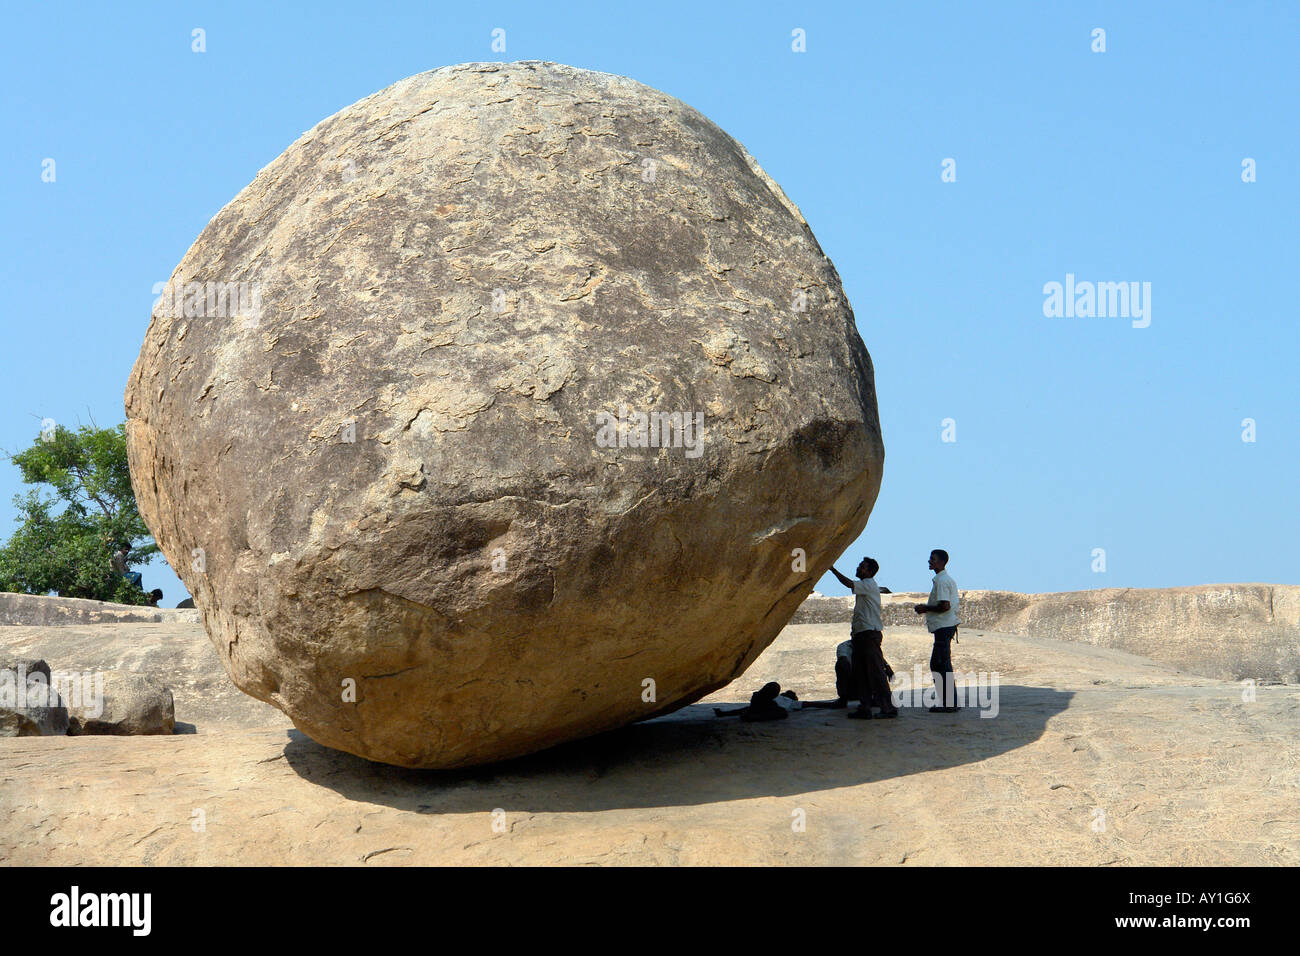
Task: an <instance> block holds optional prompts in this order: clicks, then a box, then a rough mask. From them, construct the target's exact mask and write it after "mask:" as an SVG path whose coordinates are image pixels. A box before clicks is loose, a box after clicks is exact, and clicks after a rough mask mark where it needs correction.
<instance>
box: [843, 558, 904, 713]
mask: <svg viewBox="0 0 1300 956" xmlns="http://www.w3.org/2000/svg"><path fill="white" fill-rule="evenodd" d="M879 571H880V564H879V562H877V561H876V559H875V558H863V559H862V561H861V562H859V564H858V570H857V572H856V573H857V575H858V580H856V581H850V580H849V579H848V578H847V577H845V576H844V575H842V574H840V572H839V571H838V570H836V569H835V568H834V567H832V568H831V573H832V574H834V575H835V577H836V578H838V579H839V582H840V583H841V584H843V585H844V586H845V587H846V588H848V589H849V590H850V591H852V592H853V595H854V601H853V622H852V623H851V624H850V625H849V636H850V639H851V640H852V644H853V657H852V666H853V683H854V685H855V686H856V690H857V698H858V707H857V710H854V711H851V712H850V713H849V716H850V717H856V718H858V719H859V720H870V719H871V716H872V714H871V702H872V700H873V699H874V700H878V701H880V705H879V706H880V716H881V717H897V716H898V708H897V707H895V706H894V700H893V697H892V695H891V694H890V691H889V678H887V677H886V676H885V655H884V652H883V651H882V650H881V643H882V641H883V639H884V633H883V632H882V625H881V622H880V585H878V584H876V574H877V573H878V572H879Z"/></svg>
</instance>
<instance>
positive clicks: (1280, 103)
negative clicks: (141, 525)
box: [0, 0, 1300, 605]
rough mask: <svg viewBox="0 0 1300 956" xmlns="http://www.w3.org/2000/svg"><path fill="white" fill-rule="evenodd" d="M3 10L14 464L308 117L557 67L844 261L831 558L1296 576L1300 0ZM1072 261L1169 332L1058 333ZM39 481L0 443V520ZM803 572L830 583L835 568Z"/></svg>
mask: <svg viewBox="0 0 1300 956" xmlns="http://www.w3.org/2000/svg"><path fill="white" fill-rule="evenodd" d="M986 7H989V8H992V9H986ZM0 17H2V20H0V24H2V26H3V29H0V54H2V55H0V71H2V73H3V83H0V100H2V101H3V110H0V176H2V177H3V183H4V188H3V191H2V192H0V223H3V230H2V232H0V269H3V289H4V296H3V300H2V304H0V316H2V318H0V321H2V322H3V329H4V338H3V352H2V353H0V354H3V356H4V357H3V375H2V376H0V447H3V448H5V449H7V450H10V451H13V450H16V449H18V448H21V447H25V446H27V445H28V444H30V443H31V442H32V441H33V440H34V439H35V437H36V435H37V433H38V431H39V428H40V421H41V419H43V418H46V417H48V418H52V419H54V420H55V421H57V422H60V423H68V424H75V423H76V422H77V421H83V422H84V421H88V420H90V419H91V418H92V417H93V419H94V420H95V421H96V422H97V423H98V424H100V425H111V424H117V423H118V422H120V421H122V420H123V419H124V417H125V416H124V412H123V408H122V393H123V389H124V387H125V384H126V379H127V375H128V373H129V372H130V369H131V366H132V363H133V362H134V361H135V357H136V355H137V353H138V351H139V347H140V343H141V341H142V339H143V336H144V332H145V329H146V327H147V325H148V320H149V311H150V306H151V303H152V300H153V298H154V296H153V286H154V283H156V282H162V281H165V280H166V279H167V277H168V276H169V275H170V273H171V270H172V269H173V268H174V267H175V265H176V263H177V262H178V261H179V260H180V258H181V256H182V255H183V254H184V252H185V250H186V249H187V248H188V247H189V245H190V243H191V242H192V241H193V240H194V239H195V237H196V236H197V235H198V234H199V232H200V231H201V230H202V228H203V227H204V225H205V224H206V223H207V222H208V220H209V219H210V218H211V217H212V216H213V215H214V214H215V213H216V212H217V211H218V210H219V209H220V208H221V207H222V206H223V205H224V204H225V203H226V202H228V201H229V200H230V199H232V198H233V197H234V195H235V194H236V192H238V191H239V190H240V189H241V188H243V187H244V186H245V185H247V184H248V182H249V181H250V180H252V178H253V177H254V175H256V173H257V171H258V170H259V169H260V168H261V167H263V166H264V165H266V164H267V163H268V162H270V161H271V160H272V159H274V158H275V157H276V156H277V155H278V154H279V153H280V152H281V151H283V150H284V149H285V147H287V146H288V145H289V144H290V143H291V142H292V141H293V140H294V139H296V138H297V137H298V136H299V135H300V134H301V133H302V132H303V131H304V130H306V129H308V128H310V127H311V126H313V125H314V124H315V123H317V122H318V121H319V120H321V119H323V118H324V117H326V116H328V115H330V114H332V113H334V112H336V111H337V110H339V109H341V108H342V107H344V106H347V105H348V104H350V103H353V102H355V101H356V100H358V99H360V98H361V97H363V96H366V95H368V94H370V93H372V92H374V91H376V90H379V89H381V88H383V87H385V86H388V85H389V84H391V83H393V82H395V81H396V80H399V79H401V78H403V77H406V76H409V75H410V74H413V73H418V72H421V71H423V70H429V69H433V68H435V67H438V66H444V65H448V64H453V63H460V62H465V61H469V60H524V59H545V60H555V61H559V62H562V63H568V64H571V65H574V66H579V67H586V68H590V69H595V70H602V71H606V72H610V73H618V74H623V75H626V76H630V77H633V78H634V79H637V80H639V81H641V82H643V83H646V84H649V85H650V86H653V87H657V88H659V89H661V90H663V91H665V92H667V93H670V94H672V95H674V96H676V97H678V98H680V99H682V100H684V101H686V102H687V103H689V104H691V105H692V106H694V107H696V108H697V109H699V110H700V111H701V112H703V113H704V114H705V115H706V116H708V117H710V118H711V119H712V120H713V121H714V122H716V123H717V124H718V125H719V126H721V127H722V128H723V129H725V130H727V131H728V132H729V133H730V134H731V135H733V136H734V137H735V138H736V139H738V140H740V141H741V142H742V143H744V144H745V145H746V146H747V147H748V148H749V150H750V152H751V153H753V155H754V156H755V157H756V158H757V159H758V161H759V162H760V163H761V164H762V165H763V166H764V168H765V169H766V170H767V171H768V172H769V173H770V174H771V175H772V177H773V178H774V179H776V181H777V182H779V183H780V184H781V185H782V186H783V187H784V189H785V191H786V193H787V194H788V195H789V196H790V198H791V199H792V200H793V201H794V202H795V203H796V204H798V205H799V207H800V208H801V209H802V210H803V213H804V215H805V216H806V217H807V219H808V222H809V223H810V224H811V226H812V228H813V231H814V232H815V233H816V235H817V238H818V240H819V241H820V242H821V245H822V247H823V248H824V249H825V251H826V253H827V254H828V255H829V256H830V257H831V259H832V260H833V261H834V262H835V264H836V266H837V267H838V269H839V271H840V275H841V276H842V278H843V280H844V287H845V291H846V292H847V294H848V296H849V300H850V301H851V302H852V304H853V307H854V309H855V311H856V314H857V321H858V328H859V330H860V331H861V333H862V338H863V339H864V341H865V342H866V344H867V348H868V349H869V350H870V352H871V355H872V358H873V360H874V362H875V366H876V386H877V390H878V393H879V400H880V415H881V422H882V427H883V431H884V439H885V447H886V453H887V454H886V463H885V473H884V484H883V487H882V488H881V492H880V498H879V500H878V501H877V503H876V507H875V511H874V512H873V514H872V517H871V522H870V525H869V526H868V529H867V531H866V533H865V534H864V535H863V537H862V538H861V539H860V540H859V541H858V542H857V543H856V544H854V545H853V546H852V547H851V548H850V550H849V552H848V554H847V555H846V556H845V557H844V558H842V559H841V561H840V562H839V567H840V569H841V570H843V571H845V572H846V573H851V572H852V570H853V568H854V567H855V566H856V564H857V558H858V556H860V555H862V554H872V555H874V556H875V557H876V558H877V559H878V560H879V561H880V562H881V564H882V566H883V569H882V571H881V573H880V575H879V580H880V581H881V583H882V584H886V585H888V586H890V587H892V588H893V589H894V590H904V589H922V588H926V587H928V580H929V574H928V572H927V571H926V567H925V561H926V555H927V553H928V551H929V549H930V548H932V547H943V548H946V549H947V550H948V551H950V552H951V554H952V564H951V565H950V567H951V570H952V572H953V575H954V577H955V578H956V579H957V581H958V582H959V583H960V584H961V586H962V587H966V588H970V587H984V588H1005V589H1012V590H1019V591H1051V590H1075V589H1083V588H1095V587H1115V586H1124V587H1157V586H1169V585H1184V584H1199V583H1208V582H1227V581H1265V582H1280V583H1300V573H1298V569H1300V557H1298V556H1297V538H1300V508H1297V504H1296V498H1297V496H1296V491H1297V484H1298V482H1297V473H1298V472H1300V440H1298V439H1300V400H1298V399H1300V384H1298V383H1297V374H1296V363H1297V356H1298V354H1300V347H1298V346H1300V327H1298V324H1297V322H1298V318H1297V308H1296V306H1297V301H1300V296H1298V295H1297V291H1296V283H1297V276H1298V273H1300V240H1298V239H1297V235H1298V233H1300V225H1298V221H1300V220H1298V217H1297V214H1298V213H1300V122H1297V118H1298V117H1300V4H1296V3H1252V2H1239V3H1231V4H1228V3H1219V4H1210V3H1199V2H1189V0H1183V2H1177V3H1140V4H1121V3H1087V2H1079V3H1041V2H1021V3H1002V4H972V3H964V2H952V3H938V4H935V3H898V4H861V3H844V4H836V5H832V4H825V5H817V4H806V3H789V4H770V5H769V4H761V3H730V4H727V3H698V2H697V3H689V4H687V3H671V2H654V3H593V4H565V5H563V6H562V7H561V6H555V7H552V6H551V5H547V4H541V3H537V2H528V3H499V2H485V3H474V4H465V3H456V4H438V3H394V4H388V3H355V2H348V3H337V2H319V3H313V4H301V5H299V4H274V3H266V2H259V3H219V4H218V3H212V4H194V5H187V4H183V3H175V4H170V3H169V4H157V5H153V4H148V5H146V4H123V5H122V6H121V7H120V8H119V6H118V5H116V4H112V5H110V4H98V3H96V4H86V5H84V6H78V5H71V4H36V3H24V4H10V5H7V7H6V8H5V11H4V13H3V14H0ZM196 28H199V29H202V30H203V31H205V33H204V41H205V44H206V52H202V53H196V52H194V51H193V50H192V46H193V43H194V41H193V34H192V31H193V30H194V29H196ZM496 28H500V29H503V30H504V31H505V42H506V50H505V51H504V52H496V51H493V49H492V46H491V44H492V31H493V30H494V29H496ZM1098 28H1101V29H1104V30H1105V51H1104V52H1096V51H1094V47H1095V46H1097V45H1098V42H1097V39H1095V38H1094V34H1093V31H1094V30H1096V29H1098ZM796 29H800V30H803V31H804V36H805V37H806V51H805V52H795V51H794V50H793V49H792V44H793V43H794V42H795V41H794V39H793V38H792V32H793V31H795V30H796ZM47 159H53V160H54V161H55V166H54V171H55V178H54V181H53V182H44V181H43V180H42V172H43V170H44V169H45V168H46V167H45V166H44V161H45V160H47ZM948 159H952V160H953V161H954V162H955V167H953V168H955V176H956V178H955V181H954V182H945V181H943V173H944V161H945V160H948ZM1247 159H1252V160H1254V171H1255V181H1254V182H1244V181H1243V161H1244V160H1247ZM1067 274H1071V275H1073V276H1074V277H1075V281H1076V282H1079V283H1082V282H1085V281H1087V282H1112V281H1113V282H1126V283H1128V282H1136V283H1139V289H1142V288H1144V286H1143V285H1142V284H1143V283H1150V299H1149V302H1148V301H1147V300H1146V299H1145V298H1144V300H1143V304H1144V306H1149V313H1148V317H1149V319H1150V324H1149V325H1147V326H1146V327H1144V328H1135V327H1134V321H1135V320H1133V319H1131V318H1125V317H1122V316H1109V317H1101V316H1098V317H1087V316H1078V315H1073V316H1069V317H1065V316H1062V317H1047V316H1045V315H1044V302H1045V299H1046V298H1047V296H1046V295H1045V293H1044V286H1045V285H1046V284H1047V283H1050V282H1060V283H1062V284H1064V283H1065V282H1066V275H1067ZM1145 321H1146V319H1142V320H1141V322H1145ZM945 419H951V420H952V423H951V424H950V425H949V426H948V434H947V436H946V437H948V438H955V440H954V441H945V440H944V438H945V425H944V421H945ZM1244 419H1252V420H1253V421H1254V423H1255V425H1254V428H1255V434H1254V437H1255V440H1254V441H1253V442H1248V441H1243V432H1244V431H1245V430H1246V427H1245V426H1243V424H1242V423H1243V420H1244ZM20 488H21V485H20V482H19V481H18V476H17V469H16V468H14V467H13V466H12V465H9V464H8V463H7V462H0V533H3V534H4V535H6V536H7V535H8V534H9V533H10V530H11V528H12V523H11V522H12V517H13V514H14V512H13V509H12V507H11V505H10V499H11V498H12V496H13V495H14V493H16V492H17V491H19V490H20ZM1098 548H1100V549H1104V552H1105V570H1104V571H1097V570H1094V567H1095V566H1096V565H1097V559H1096V557H1095V554H1094V549H1098ZM145 582H146V587H155V586H158V587H162V588H163V590H164V591H165V592H166V595H167V596H166V598H165V600H164V604H166V605H172V604H175V602H176V600H178V599H179V598H180V597H182V596H183V590H182V588H181V585H180V584H179V582H178V581H177V580H176V578H175V577H174V576H173V575H172V574H171V572H170V570H169V569H166V568H165V566H163V565H162V562H161V559H160V560H159V562H158V564H157V565H155V566H154V567H151V568H146V569H145ZM819 590H822V591H823V592H825V593H836V594H838V593H843V592H844V589H843V588H841V587H840V586H839V585H838V584H836V583H835V582H834V581H833V579H831V578H830V577H829V576H828V577H827V578H826V579H824V580H823V581H822V583H821V585H820V587H819Z"/></svg>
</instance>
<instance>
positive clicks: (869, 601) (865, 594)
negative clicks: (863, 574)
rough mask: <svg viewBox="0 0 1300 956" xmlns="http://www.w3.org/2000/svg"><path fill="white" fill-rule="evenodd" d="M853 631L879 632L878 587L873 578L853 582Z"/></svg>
mask: <svg viewBox="0 0 1300 956" xmlns="http://www.w3.org/2000/svg"><path fill="white" fill-rule="evenodd" d="M853 593H854V595H855V598H854V601H853V623H852V624H850V625H849V627H850V629H851V630H853V631H855V632H856V631H879V630H882V627H881V624H880V586H879V585H878V584H876V579H875V578H859V579H858V580H857V581H854V582H853Z"/></svg>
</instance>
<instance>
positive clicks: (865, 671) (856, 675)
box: [853, 631, 895, 713]
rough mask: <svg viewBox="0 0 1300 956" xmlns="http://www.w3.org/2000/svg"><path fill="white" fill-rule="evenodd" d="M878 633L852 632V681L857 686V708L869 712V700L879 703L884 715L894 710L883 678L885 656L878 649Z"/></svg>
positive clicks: (880, 636) (880, 637)
mask: <svg viewBox="0 0 1300 956" xmlns="http://www.w3.org/2000/svg"><path fill="white" fill-rule="evenodd" d="M883 639H884V635H883V634H882V633H881V632H880V631H854V632H853V679H854V681H855V682H856V683H857V685H858V706H859V707H861V708H862V709H864V710H866V711H867V712H868V713H870V712H871V698H872V697H875V698H876V700H878V701H880V709H881V711H882V712H884V713H888V712H889V711H892V710H894V709H895V708H894V701H893V698H892V697H891V696H890V691H889V679H888V678H887V677H885V655H884V652H883V651H882V650H881V649H880V643H881V641H882V640H883Z"/></svg>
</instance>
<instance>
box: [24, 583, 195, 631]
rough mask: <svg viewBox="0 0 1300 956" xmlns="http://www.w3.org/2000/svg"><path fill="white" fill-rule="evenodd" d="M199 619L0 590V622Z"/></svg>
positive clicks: (39, 623) (57, 623)
mask: <svg viewBox="0 0 1300 956" xmlns="http://www.w3.org/2000/svg"><path fill="white" fill-rule="evenodd" d="M188 620H195V621H197V620H198V615H196V614H194V612H192V611H191V612H190V613H189V614H186V613H185V612H180V613H177V611H176V610H175V609H164V608H157V607H141V606H138V605H135V604H111V603H108V602H107V601H88V600H85V599H84V598H62V597H48V596H46V595H43V594H14V593H13V592H11V591H0V626H4V625H11V624H21V625H32V626H40V627H60V626H65V625H75V624H131V623H145V622H150V623H154V624H159V623H171V622H174V621H188Z"/></svg>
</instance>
